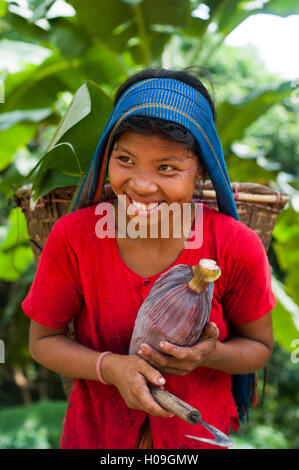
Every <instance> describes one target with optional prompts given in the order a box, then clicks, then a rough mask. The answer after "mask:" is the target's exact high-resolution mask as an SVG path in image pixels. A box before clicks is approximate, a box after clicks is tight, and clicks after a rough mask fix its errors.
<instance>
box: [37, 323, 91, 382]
mask: <svg viewBox="0 0 299 470" xmlns="http://www.w3.org/2000/svg"><path fill="white" fill-rule="evenodd" d="M65 332H66V328H59V329H58V328H57V329H54V328H47V327H46V326H43V325H41V324H40V323H37V322H35V321H34V320H31V322H30V330H29V351H30V354H31V357H32V358H33V359H34V360H35V361H36V362H38V363H39V364H41V365H43V366H44V367H46V368H47V369H50V370H52V371H54V372H57V373H58V374H61V375H64V376H65V377H74V378H79V379H89V380H99V379H98V377H97V373H96V362H97V359H98V357H99V354H100V353H99V352H97V351H93V350H92V349H89V348H87V347H85V346H82V345H81V344H79V343H77V342H76V341H74V340H72V339H70V338H68V337H67V336H65Z"/></svg>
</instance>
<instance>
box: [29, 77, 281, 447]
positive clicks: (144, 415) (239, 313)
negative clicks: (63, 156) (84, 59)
mask: <svg viewBox="0 0 299 470" xmlns="http://www.w3.org/2000/svg"><path fill="white" fill-rule="evenodd" d="M214 116H215V109H214V105H213V102H212V99H211V97H210V95H209V94H208V92H207V90H206V88H205V87H204V86H203V84H202V83H201V82H200V80H199V79H197V78H196V77H195V76H193V75H191V74H189V73H187V72H186V71H169V70H164V69H160V70H159V69H157V70H155V69H150V70H145V71H143V72H141V73H139V74H136V75H134V76H133V77H131V78H130V79H129V80H128V81H127V82H125V83H124V84H123V85H122V86H121V88H120V89H119V91H118V92H117V94H116V100H115V106H114V109H113V111H112V113H111V116H110V118H109V120H108V122H107V125H106V127H105V129H104V132H103V135H102V137H101V139H100V141H99V144H98V147H97V149H96V152H95V155H94V158H93V160H92V162H91V164H90V166H89V169H88V171H87V174H86V177H85V180H84V182H83V184H82V187H81V190H80V193H79V196H78V198H77V201H76V204H75V207H74V209H76V210H75V211H74V212H72V213H71V214H68V215H66V216H64V217H62V218H61V219H59V220H58V221H57V222H56V224H55V225H54V227H53V229H52V231H51V233H50V235H49V237H48V240H47V243H46V245H45V247H44V250H43V254H42V257H41V260H40V264H39V267H38V271H37V274H36V277H35V279H34V282H33V285H32V287H31V289H30V292H29V293H28V295H27V297H26V299H25V300H24V301H23V303H22V307H23V310H24V312H25V313H26V314H27V315H28V316H29V317H30V318H31V327H30V352H31V355H32V357H33V358H34V359H35V360H36V361H38V362H40V363H41V364H43V365H44V366H45V367H47V368H49V369H51V370H53V371H56V372H58V373H59V374H62V375H65V376H70V377H74V378H75V379H76V380H75V384H74V387H73V390H72V393H71V396H70V398H69V404H68V409H67V413H66V418H65V424H64V430H63V435H62V438H61V448H98V449H99V448H106V449H107V448H108V449H117V448H123V449H127V448H140V447H143V448H149V447H153V448H155V449H158V448H164V449H165V448H169V449H176V448H208V447H213V446H210V445H208V444H203V443H200V442H197V441H193V440H191V439H188V438H187V437H186V436H185V435H186V434H193V435H194V434H197V435H200V437H207V438H210V437H211V435H210V434H209V433H208V432H207V431H205V430H204V429H203V428H202V427H200V426H199V427H198V428H194V426H192V425H189V424H188V423H186V422H184V421H182V420H180V419H179V418H177V417H176V416H172V415H171V413H169V412H167V411H165V410H164V409H163V408H162V407H161V406H159V405H158V403H156V402H155V400H154V399H153V398H152V396H151V394H150V393H149V390H148V387H147V382H151V383H153V384H154V385H164V386H165V388H167V389H168V390H169V391H170V392H171V393H173V394H174V395H176V396H178V397H180V398H182V399H183V400H184V401H186V402H187V403H190V404H191V405H192V406H194V407H195V408H197V409H199V410H200V411H201V414H202V419H203V420H204V421H206V422H209V423H210V424H212V425H213V426H215V427H217V428H219V429H220V430H221V431H223V432H225V433H226V434H228V433H229V428H230V426H231V427H233V428H234V429H237V428H238V414H237V409H236V404H235V402H234V399H233V395H232V391H231V387H232V375H234V374H238V375H237V377H240V374H241V379H247V378H248V375H247V374H248V373H252V372H253V371H256V370H257V369H259V368H261V367H263V366H264V365H265V364H266V362H267V361H268V359H269V357H270V355H271V352H272V348H273V334H272V323H271V309H272V308H273V307H274V305H275V298H274V296H273V293H272V290H271V283H270V281H271V276H270V269H269V264H268V260H267V256H266V254H265V251H264V248H263V246H262V243H261V241H260V240H259V238H258V236H257V235H256V234H255V233H254V232H253V231H252V230H250V229H249V228H247V227H246V226H244V225H243V224H241V223H240V222H238V221H237V220H236V219H237V218H238V216H237V211H236V207H235V204H234V199H233V196H232V191H231V186H230V182H229V178H228V174H227V171H226V167H225V163H224V159H223V153H222V149H221V144H220V142H219V139H218V136H217V133H216V130H215V126H214ZM107 171H108V177H109V182H110V188H111V190H112V196H113V197H112V198H111V199H110V200H109V202H108V205H109V207H111V208H112V207H113V210H114V213H113V214H114V216H115V217H114V218H113V227H114V229H115V232H114V234H115V237H114V238H113V237H106V238H103V237H102V236H101V235H100V236H99V233H98V231H97V229H96V228H95V227H96V226H97V224H98V222H99V221H100V220H102V219H101V218H102V216H103V214H102V213H101V207H103V206H101V204H98V202H99V201H101V200H102V199H101V198H102V194H103V183H104V182H105V178H106V175H107ZM205 171H206V172H207V173H208V175H209V177H210V178H211V180H212V182H213V186H214V188H215V190H216V194H217V201H218V206H219V210H220V212H216V211H214V210H212V209H209V208H208V207H206V206H204V207H203V215H202V220H201V224H200V230H201V231H202V244H201V246H200V247H196V248H193V249H192V248H191V249H190V237H186V235H185V233H186V230H185V229H186V227H184V230H185V231H184V234H182V235H181V236H180V237H171V236H170V237H168V238H163V236H162V225H163V223H164V222H165V215H163V212H162V211H161V212H160V213H159V215H158V219H155V224H156V228H157V229H158V230H157V232H158V235H157V237H156V238H152V237H149V236H147V237H143V236H137V237H136V236H135V235H134V236H123V231H124V229H127V228H128V227H129V226H132V221H133V219H134V217H136V216H137V217H138V220H139V222H140V225H141V226H142V225H143V227H145V228H147V229H148V228H149V227H150V226H151V225H152V224H153V222H152V217H151V216H152V215H153V213H154V212H157V210H158V209H157V208H158V206H159V205H160V204H161V203H164V204H166V206H171V204H173V203H174V204H177V207H178V208H179V209H178V212H182V211H183V207H184V204H190V205H191V214H192V218H191V220H190V223H189V226H188V227H187V233H188V234H190V231H191V230H194V227H195V223H196V208H197V207H198V204H195V203H194V202H193V201H192V200H191V198H192V194H193V192H194V188H195V184H196V181H197V180H198V179H199V178H202V177H203V176H204V172H205ZM149 204H152V206H149ZM105 207H107V206H105ZM124 210H125V224H123V225H124V226H122V227H121V226H120V224H119V218H118V215H119V213H120V212H121V211H122V212H123V211H124ZM108 212H109V211H108ZM99 214H100V215H101V217H99ZM169 214H170V213H169ZM109 217H110V216H108V219H107V223H108V224H109V222H110V221H111V217H110V219H109ZM175 220H176V219H175V217H174V216H173V217H171V215H169V219H168V222H169V225H170V227H171V228H173V226H174V224H175V223H176V222H175ZM102 227H103V226H102ZM181 228H182V227H181ZM197 230H198V229H197ZM170 233H172V232H171V230H170ZM195 235H196V233H195ZM186 238H187V242H186ZM201 258H210V259H214V260H215V261H216V262H217V264H218V265H219V266H220V267H221V270H222V275H221V277H220V279H218V280H217V281H216V282H215V288H214V296H213V304H212V311H211V317H210V322H209V323H208V325H207V326H206V328H205V329H204V331H203V334H202V336H201V338H200V340H199V341H198V343H197V344H196V345H194V346H193V347H189V348H183V347H177V346H175V345H171V344H167V343H166V344H164V346H162V348H163V349H162V350H163V354H162V353H158V352H157V351H155V350H154V349H153V348H151V347H150V345H148V344H144V345H143V347H142V348H141V349H140V351H139V353H138V355H128V350H129V344H130V338H131V335H132V331H133V328H134V321H135V318H136V315H137V312H138V310H139V308H140V306H141V304H142V302H143V300H144V299H145V298H146V296H147V295H148V293H149V291H150V289H151V287H152V286H153V284H154V282H155V280H157V279H158V278H159V276H160V275H161V274H162V273H163V272H165V271H167V270H168V269H169V268H170V267H172V266H174V265H177V264H189V265H196V264H198V262H199V260H200V259H201ZM71 318H74V319H75V329H76V342H74V341H72V340H70V339H68V338H67V337H66V336H65V331H66V326H67V324H68V322H69V321H70V319H71ZM103 353H104V354H103Z"/></svg>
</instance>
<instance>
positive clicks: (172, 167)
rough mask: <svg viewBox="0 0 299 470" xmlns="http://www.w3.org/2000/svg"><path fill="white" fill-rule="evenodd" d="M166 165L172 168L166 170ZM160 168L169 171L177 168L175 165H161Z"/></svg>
mask: <svg viewBox="0 0 299 470" xmlns="http://www.w3.org/2000/svg"><path fill="white" fill-rule="evenodd" d="M162 167H164V168H162ZM165 167H166V168H170V170H166V169H165ZM160 168H161V169H162V171H166V172H168V173H169V172H170V171H172V170H176V168H174V166H171V165H160Z"/></svg>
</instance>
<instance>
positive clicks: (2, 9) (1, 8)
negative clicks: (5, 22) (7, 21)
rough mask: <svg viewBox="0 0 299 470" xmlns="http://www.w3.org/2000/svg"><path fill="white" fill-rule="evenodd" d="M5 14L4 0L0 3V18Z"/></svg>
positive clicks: (5, 5) (5, 3)
mask: <svg viewBox="0 0 299 470" xmlns="http://www.w3.org/2000/svg"><path fill="white" fill-rule="evenodd" d="M6 12H7V2H6V1H5V0H1V1H0V18H1V16H4V15H5V14H6Z"/></svg>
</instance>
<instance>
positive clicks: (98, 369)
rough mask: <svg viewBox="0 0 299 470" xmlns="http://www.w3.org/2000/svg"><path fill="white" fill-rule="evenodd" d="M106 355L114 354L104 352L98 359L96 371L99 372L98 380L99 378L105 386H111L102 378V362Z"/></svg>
mask: <svg viewBox="0 0 299 470" xmlns="http://www.w3.org/2000/svg"><path fill="white" fill-rule="evenodd" d="M106 354H113V353H112V352H111V351H105V352H102V353H101V354H100V355H99V357H98V359H97V363H96V371H97V375H98V378H99V381H100V382H101V383H102V384H105V385H110V384H109V383H108V382H105V380H104V379H103V377H102V374H101V364H102V360H103V357H104V356H106Z"/></svg>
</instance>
